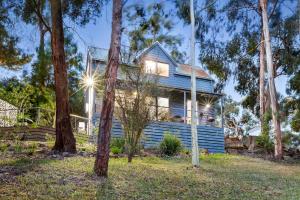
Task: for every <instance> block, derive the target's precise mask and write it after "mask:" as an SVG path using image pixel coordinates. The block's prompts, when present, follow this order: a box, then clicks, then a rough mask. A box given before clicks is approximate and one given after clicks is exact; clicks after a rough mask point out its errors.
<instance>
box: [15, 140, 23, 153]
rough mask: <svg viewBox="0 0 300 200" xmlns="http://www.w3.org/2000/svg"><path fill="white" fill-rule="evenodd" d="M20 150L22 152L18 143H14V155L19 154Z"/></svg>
mask: <svg viewBox="0 0 300 200" xmlns="http://www.w3.org/2000/svg"><path fill="white" fill-rule="evenodd" d="M22 150H23V147H22V145H21V143H20V142H16V143H15V144H14V152H15V153H21V152H22Z"/></svg>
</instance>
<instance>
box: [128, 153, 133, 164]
mask: <svg viewBox="0 0 300 200" xmlns="http://www.w3.org/2000/svg"><path fill="white" fill-rule="evenodd" d="M133 155H134V153H133V152H128V162H129V163H131V162H132V158H133Z"/></svg>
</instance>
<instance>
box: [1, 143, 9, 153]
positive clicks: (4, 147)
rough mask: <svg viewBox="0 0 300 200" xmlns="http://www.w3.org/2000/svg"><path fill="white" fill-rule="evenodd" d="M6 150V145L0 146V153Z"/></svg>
mask: <svg viewBox="0 0 300 200" xmlns="http://www.w3.org/2000/svg"><path fill="white" fill-rule="evenodd" d="M7 149H8V144H0V151H1V152H6V151H7Z"/></svg>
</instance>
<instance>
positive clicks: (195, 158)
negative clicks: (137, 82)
mask: <svg viewBox="0 0 300 200" xmlns="http://www.w3.org/2000/svg"><path fill="white" fill-rule="evenodd" d="M190 13H191V14H190V15H191V27H192V31H191V32H192V34H191V54H190V64H191V71H192V74H191V97H192V123H191V130H192V164H193V166H195V167H199V165H200V162H199V149H198V134H197V119H198V116H197V111H196V107H197V105H196V73H195V16H194V1H193V0H190Z"/></svg>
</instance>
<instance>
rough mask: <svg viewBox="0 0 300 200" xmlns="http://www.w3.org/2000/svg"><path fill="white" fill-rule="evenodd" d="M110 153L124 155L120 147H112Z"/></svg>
mask: <svg viewBox="0 0 300 200" xmlns="http://www.w3.org/2000/svg"><path fill="white" fill-rule="evenodd" d="M110 151H111V152H112V153H113V154H119V153H122V150H121V149H120V148H119V147H116V146H115V147H112V148H111V149H110Z"/></svg>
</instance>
